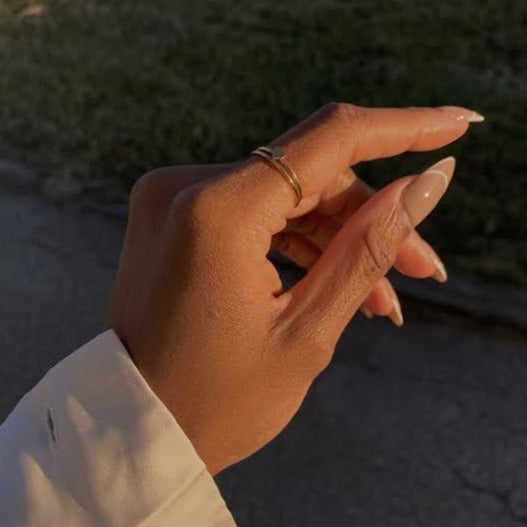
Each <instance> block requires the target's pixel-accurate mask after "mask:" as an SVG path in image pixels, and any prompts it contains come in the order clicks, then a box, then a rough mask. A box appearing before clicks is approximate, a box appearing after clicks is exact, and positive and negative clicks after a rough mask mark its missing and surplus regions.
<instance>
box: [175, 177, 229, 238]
mask: <svg viewBox="0 0 527 527" xmlns="http://www.w3.org/2000/svg"><path fill="white" fill-rule="evenodd" d="M169 215H170V220H171V222H173V223H176V224H178V226H179V228H180V229H183V230H184V231H185V232H186V233H187V234H190V235H200V236H202V235H204V234H206V233H212V232H214V233H217V232H218V231H219V230H220V229H222V228H223V226H224V221H223V214H222V202H221V196H218V192H217V189H216V188H215V186H214V184H213V183H210V182H206V183H203V184H198V185H193V186H190V187H187V188H185V189H183V190H181V191H180V192H179V193H178V194H177V195H176V196H175V197H174V199H173V200H172V203H171V205H170V212H169Z"/></svg>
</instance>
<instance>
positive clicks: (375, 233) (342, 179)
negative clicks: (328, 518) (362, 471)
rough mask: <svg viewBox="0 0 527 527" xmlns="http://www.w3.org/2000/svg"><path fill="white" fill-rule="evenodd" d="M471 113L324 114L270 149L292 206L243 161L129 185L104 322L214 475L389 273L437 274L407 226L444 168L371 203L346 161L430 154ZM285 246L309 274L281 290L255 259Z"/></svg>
mask: <svg viewBox="0 0 527 527" xmlns="http://www.w3.org/2000/svg"><path fill="white" fill-rule="evenodd" d="M473 120H477V114H474V113H473V112H472V111H470V110H466V109H462V108H457V107H442V108H437V109H432V108H420V109H419V108H408V109H367V108H358V107H355V106H352V105H348V104H343V103H332V104H329V105H326V106H324V107H323V108H321V109H320V110H318V111H317V112H315V113H314V114H313V115H311V116H310V117H309V118H307V119H306V120H304V121H302V122H301V123H300V124H298V125H297V126H295V127H294V128H292V129H291V130H289V131H288V132H286V133H285V134H284V135H282V136H281V137H280V138H278V139H276V140H275V141H273V142H272V143H271V144H270V146H280V147H281V148H282V149H283V150H284V151H285V152H286V154H287V159H288V161H289V162H290V164H291V165H292V166H293V167H294V168H295V170H296V172H297V174H298V175H299V178H300V183H301V186H302V189H303V193H304V199H303V200H302V201H301V203H300V204H299V205H298V206H297V207H295V206H294V204H295V196H294V193H293V192H292V190H291V188H290V187H289V186H288V185H287V183H286V182H285V181H284V180H283V179H282V177H281V176H280V174H279V173H278V172H277V171H276V170H274V169H273V168H270V167H269V166H268V165H267V164H265V163H264V162H263V161H262V160H261V159H260V158H257V157H255V156H251V157H249V158H248V159H247V160H245V161H241V162H237V163H231V164H227V165H215V166H187V167H172V168H164V169H159V170H156V171H153V172H150V173H149V174H147V175H146V176H143V177H142V178H141V179H140V180H139V181H138V182H137V184H136V185H135V187H134V189H133V191H132V195H131V199H130V216H129V222H128V228H127V233H126V238H125V242H124V247H123V250H122V254H121V259H120V266H119V272H118V276H117V279H116V283H115V286H114V290H113V293H112V298H111V300H110V305H109V312H108V317H107V321H106V325H107V327H109V328H112V329H114V330H115V331H116V333H117V334H118V335H119V337H120V338H121V340H122V341H123V343H124V344H125V345H126V346H127V348H128V351H129V352H130V355H131V356H132V358H133V360H134V361H135V363H136V365H137V367H138V368H139V370H140V371H141V373H142V374H143V376H144V377H145V379H146V380H147V382H148V383H149V384H150V386H151V387H152V389H153V390H154V391H155V392H156V393H157V395H158V396H159V397H160V399H161V400H162V401H163V402H164V404H165V405H166V406H167V408H168V409H169V410H170V411H171V412H172V414H173V415H174V417H175V418H176V420H177V421H178V423H179V425H180V426H181V427H182V429H183V430H184V431H185V433H186V434H187V436H188V437H189V438H190V440H191V441H192V443H193V444H194V447H195V448H196V450H197V452H198V454H199V455H200V456H201V458H202V459H203V461H204V462H205V464H206V465H207V467H208V469H209V471H210V472H211V473H212V474H216V473H218V472H219V471H221V470H222V469H224V468H225V467H227V466H229V465H231V464H233V463H236V462H237V461H240V460H242V459H244V458H246V457H248V456H249V455H251V454H252V453H254V452H255V451H256V450H258V449H260V448H261V447H262V446H264V445H265V444H266V443H267V442H269V441H270V440H271V439H272V438H274V437H275V436H276V435H277V434H278V433H279V432H280V431H281V430H282V429H283V428H284V426H285V425H286V424H287V423H288V422H289V420H290V419H291V418H292V417H293V415H294V414H295V413H296V411H297V409H298V407H299V406H300V404H301V402H302V400H303V399H304V396H305V394H306V392H307V390H308V388H309V386H310V385H311V383H312V382H313V380H314V378H315V377H316V376H317V375H318V374H319V373H320V372H321V371H322V370H323V369H324V368H325V367H326V366H327V364H328V363H329V361H330V360H331V357H332V355H333V351H334V348H335V344H336V342H337V341H338V339H339V337H340V335H341V333H342V331H343V330H344V328H345V327H346V325H347V323H348V322H349V320H350V319H351V318H352V317H353V315H354V314H355V313H356V311H357V310H358V309H359V308H360V306H361V305H363V304H364V302H365V301H366V299H368V302H372V304H374V302H375V301H374V300H372V298H375V294H376V293H375V291H377V289H378V288H384V287H389V285H388V284H387V282H385V281H384V279H383V277H384V275H385V274H386V273H387V271H388V270H389V269H390V268H391V267H392V265H394V264H396V266H397V267H398V268H399V270H401V271H402V272H405V273H407V274H410V275H412V276H430V275H432V274H434V273H435V270H436V269H435V266H434V263H433V262H432V259H430V258H425V257H420V258H418V257H416V254H417V253H419V252H420V251H422V250H423V247H424V248H425V249H426V248H428V246H427V245H426V244H425V242H424V241H423V240H421V239H420V238H419V237H418V235H417V234H416V233H415V231H414V227H415V226H416V225H417V224H418V223H420V221H422V219H423V218H424V217H425V216H426V215H427V214H428V213H429V212H430V211H431V210H432V209H433V207H434V206H435V205H436V203H437V202H438V200H439V199H440V197H441V196H442V194H443V193H444V191H445V190H446V187H447V185H448V183H449V181H450V178H451V177H452V174H453V170H454V160H453V159H452V158H447V159H446V160H443V161H442V162H441V163H439V164H438V165H436V166H435V167H433V169H432V170H431V171H428V172H426V173H424V174H422V175H420V176H407V177H404V178H401V179H398V180H396V181H394V182H393V183H391V184H390V185H388V186H386V187H385V188H383V189H382V190H381V191H380V192H377V193H376V194H374V195H373V197H371V198H370V199H367V198H368V194H369V193H370V192H371V191H370V190H369V189H368V187H361V188H362V190H361V191H360V192H359V193H356V192H352V191H351V188H352V187H353V185H357V184H358V185H362V184H361V183H357V181H358V180H356V179H354V177H353V174H352V173H351V172H350V169H349V166H350V165H353V164H355V163H358V162H360V161H367V160H371V159H375V158H379V157H387V156H392V155H396V154H399V153H402V152H404V151H408V150H412V151H423V150H432V149H435V148H439V147H442V146H444V145H446V144H448V143H450V142H451V141H454V140H455V139H457V138H459V137H460V136H461V135H463V134H464V133H465V132H466V130H467V128H468V122H471V121H473ZM195 181H199V183H194V182H195ZM189 183H194V184H190V185H189ZM356 188H357V187H356ZM357 196H361V197H359V198H357ZM321 215H324V218H322V219H323V221H319V220H320V218H321ZM327 218H329V221H331V222H333V223H332V226H331V228H328V229H326V227H325V222H326V219H327ZM320 225H323V226H322V227H320ZM299 233H301V234H302V238H301V237H300V236H296V234H299ZM293 238H295V240H300V239H301V240H302V242H300V243H302V244H303V243H304V242H307V241H310V243H311V244H312V246H311V247H312V248H313V250H312V251H311V253H309V251H307V250H306V252H305V255H306V256H305V259H304V260H303V262H302V261H300V260H301V258H303V257H298V256H297V257H295V259H296V260H297V261H299V263H301V264H303V265H305V266H306V267H309V271H308V273H307V275H306V276H305V277H304V278H303V279H302V280H301V281H299V282H298V283H297V284H295V286H294V287H292V288H291V289H290V290H288V291H286V292H284V291H283V289H282V284H281V282H280V278H279V276H278V273H277V271H276V269H275V268H274V266H273V265H272V263H271V262H270V261H269V260H268V259H267V258H266V255H267V254H268V252H269V249H270V248H271V247H272V246H275V247H278V248H280V249H282V250H283V251H284V252H285V253H286V254H287V253H288V251H289V252H294V251H296V253H295V254H297V255H298V254H300V252H298V250H297V249H295V247H299V245H297V243H296V241H292V240H293ZM416 247H417V248H416ZM315 249H316V251H315ZM310 250H311V249H310ZM372 290H373V293H371V292H372ZM372 295H373V297H372ZM380 296H382V295H380ZM381 307H382V306H377V307H376V308H375V309H376V311H377V312H379V310H380V309H381ZM388 307H390V309H392V307H391V306H388ZM381 310H382V309H381ZM383 310H384V311H387V310H388V308H387V307H386V306H385V308H384V309H383ZM388 312H389V311H388Z"/></svg>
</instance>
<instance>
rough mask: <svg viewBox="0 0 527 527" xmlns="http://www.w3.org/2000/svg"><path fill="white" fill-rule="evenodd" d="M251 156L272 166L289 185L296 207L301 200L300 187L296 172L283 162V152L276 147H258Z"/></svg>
mask: <svg viewBox="0 0 527 527" xmlns="http://www.w3.org/2000/svg"><path fill="white" fill-rule="evenodd" d="M251 155H257V156H260V157H261V158H263V159H264V160H266V161H268V162H269V163H271V164H272V166H274V167H275V168H276V169H277V170H278V171H279V172H280V174H281V175H282V176H283V178H284V179H285V180H286V181H287V183H289V185H290V186H291V187H292V189H293V190H294V192H295V195H296V205H295V206H297V205H298V204H299V203H300V201H301V200H302V187H301V186H300V182H299V180H298V176H297V174H296V172H295V171H294V170H293V168H292V167H291V165H289V163H288V162H287V161H286V160H285V152H284V151H283V150H282V149H281V148H278V147H275V148H269V147H267V146H260V147H258V148H257V149H256V150H253V151H252V152H251Z"/></svg>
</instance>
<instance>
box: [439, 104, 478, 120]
mask: <svg viewBox="0 0 527 527" xmlns="http://www.w3.org/2000/svg"><path fill="white" fill-rule="evenodd" d="M440 109H441V110H442V111H444V112H446V113H448V115H450V116H451V117H452V118H454V119H456V121H466V122H467V123H482V122H483V121H484V120H485V117H484V116H483V115H481V114H480V113H478V112H475V111H474V110H469V109H468V108H462V107H461V106H441V107H440Z"/></svg>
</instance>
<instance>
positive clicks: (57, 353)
mask: <svg viewBox="0 0 527 527" xmlns="http://www.w3.org/2000/svg"><path fill="white" fill-rule="evenodd" d="M0 168H1V165H0ZM8 172H11V173H13V172H14V168H13V167H12V166H11V168H9V170H7V169H6V167H5V166H4V168H3V171H2V170H0V174H1V175H2V179H1V181H3V182H4V183H5V182H6V181H10V184H9V185H4V186H1V185H0V246H1V247H2V258H0V348H1V349H2V357H3V361H2V369H1V371H0V385H1V386H2V390H1V391H0V421H1V420H2V419H3V418H4V417H5V416H6V415H7V414H8V413H9V411H10V410H11V409H12V408H13V406H14V405H15V404H16V402H17V400H18V399H19V398H20V397H21V396H22V395H23V394H24V393H25V392H26V391H27V390H29V389H30V388H31V386H33V385H34V384H35V383H36V382H37V381H38V380H39V379H40V378H41V377H42V375H43V374H44V373H45V372H46V371H47V370H48V369H49V368H50V367H51V366H52V365H53V364H55V363H56V362H57V361H58V360H60V359H61V358H62V357H64V356H65V355H67V354H68V353H70V352H71V351H73V350H74V349H75V348H77V347H78V346H80V345H81V344H83V343H85V342H87V341H88V340H89V339H91V338H92V337H94V336H95V335H97V334H98V333H99V332H100V331H101V328H102V321H103V318H104V312H105V305H106V299H107V297H108V294H109V290H110V286H111V282H112V280H113V276H114V273H115V268H116V265H117V257H118V253H119V249H120V244H121V241H122V235H123V231H124V225H125V221H124V218H123V216H122V215H121V214H116V213H115V210H114V209H111V208H108V207H105V206H101V205H100V204H94V203H93V202H91V201H86V200H78V201H68V202H65V203H62V204H60V205H56V204H50V203H48V202H46V201H44V200H42V199H41V197H39V196H37V195H32V193H31V192H30V191H29V190H28V189H27V188H25V189H24V190H23V189H21V187H20V185H19V184H18V182H19V181H20V180H21V181H22V183H23V184H24V185H29V187H30V188H33V187H32V178H31V174H30V173H29V172H25V171H23V170H22V171H20V170H18V176H17V177H16V178H11V179H10V178H8V177H7V173H8ZM95 205H96V207H95ZM102 210H104V211H105V212H102ZM280 271H281V274H282V277H283V279H284V281H285V283H286V284H288V285H290V284H291V283H293V282H294V281H295V280H297V279H298V278H299V277H300V276H301V271H300V270H298V269H297V268H295V267H293V266H287V265H284V264H281V265H280ZM452 280H453V283H454V285H453V286H449V285H444V286H443V285H440V284H437V283H435V282H432V281H429V282H428V281H427V282H426V284H422V286H421V287H420V288H419V289H415V288H412V287H410V286H409V285H408V283H407V284H406V285H404V286H403V284H400V287H399V289H400V290H404V291H405V294H403V295H402V303H403V309H404V310H405V314H406V320H407V322H406V324H405V326H404V327H403V328H402V329H398V328H395V327H394V326H392V325H390V323H389V322H387V321H386V320H382V319H379V318H377V319H375V320H373V321H368V320H366V319H364V318H362V317H361V316H360V315H358V316H357V317H356V318H355V319H354V320H353V321H352V322H351V323H350V325H349V327H348V328H347V330H346V332H345V334H344V335H343V337H342V339H341V341H340V343H339V346H338V349H337V352H336V354H335V357H334V360H333V362H332V364H331V365H330V367H329V368H328V369H327V370H326V371H325V372H324V373H323V374H322V375H321V376H320V377H319V378H318V379H317V381H316V382H315V385H314V386H313V389H312V390H311V392H310V393H309V395H308V397H307V399H306V400H305V402H304V404H303V406H302V408H301V410H300V412H299V414H298V415H297V416H296V417H295V418H294V420H293V421H292V423H291V424H290V425H289V426H288V427H287V428H286V430H285V431H284V432H283V433H282V434H281V435H280V436H279V437H278V438H277V439H276V440H275V441H273V442H272V443H271V444H270V445H269V446H267V447H266V448H264V449H263V450H262V451H260V452H259V453H258V454H256V455H255V456H253V457H252V458H250V459H249V460H247V461H245V462H243V463H241V464H239V465H237V466H234V467H232V468H230V469H228V470H226V471H225V472H224V473H222V474H221V475H220V476H219V477H218V478H217V482H218V485H219V487H220V489H221V491H222V493H223V495H224V497H225V500H226V502H227V504H228V506H229V508H230V509H231V510H232V512H233V514H234V516H235V518H236V520H237V522H238V524H239V526H240V527H244V526H247V527H249V526H251V527H253V526H258V527H266V526H269V527H271V526H273V527H274V526H284V525H295V526H296V525H303V526H306V527H326V526H328V525H331V526H333V527H348V526H349V525H354V526H357V527H421V526H427V527H444V526H445V525H448V526H449V527H467V526H469V525H470V526H477V527H521V526H523V525H527V498H526V496H527V412H526V408H527V382H526V378H527V353H526V351H527V316H526V315H525V313H527V294H524V293H521V292H519V291H518V290H516V289H510V288H507V287H503V286H500V287H498V286H494V287H496V288H497V289H496V288H491V289H488V286H487V285H486V284H484V283H482V282H478V281H477V280H474V279H470V280H468V281H467V280H464V279H461V278H459V277H457V276H453V277H452ZM445 287H453V289H450V290H447V291H450V293H449V294H443V295H441V294H438V292H439V291H444V290H445V289H444V288H445ZM454 292H455V294H454ZM458 297H459V298H458ZM485 299H486V300H485ZM489 299H490V300H491V301H492V300H493V299H494V301H493V302H491V301H489ZM483 300H485V301H483ZM472 303H474V305H473V304H472ZM478 310H479V311H478ZM474 311H478V316H477V317H474V316H473V315H472V313H473V312H474Z"/></svg>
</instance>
